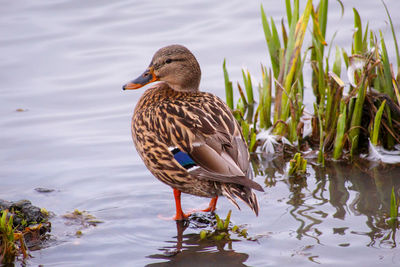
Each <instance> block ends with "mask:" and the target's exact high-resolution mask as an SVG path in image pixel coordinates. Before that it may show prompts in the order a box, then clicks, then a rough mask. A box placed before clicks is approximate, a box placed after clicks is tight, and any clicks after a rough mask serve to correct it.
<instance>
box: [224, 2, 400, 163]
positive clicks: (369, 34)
mask: <svg viewBox="0 0 400 267" xmlns="http://www.w3.org/2000/svg"><path fill="white" fill-rule="evenodd" d="M337 2H338V3H339V4H340V5H341V6H342V12H344V8H343V4H342V3H341V2H340V1H337ZM292 3H293V4H292ZM285 4H286V21H287V26H286V25H285V23H284V20H282V23H281V29H282V30H281V33H280V34H279V33H278V29H277V26H276V24H275V22H274V20H273V19H272V18H271V19H268V18H267V16H266V13H265V11H264V9H263V7H262V6H261V21H262V26H263V30H264V35H265V39H266V43H267V46H268V51H269V56H270V61H271V67H270V68H267V67H265V66H262V67H261V71H262V81H261V82H260V83H259V86H258V103H257V104H255V102H254V100H253V98H254V95H255V94H254V93H253V91H254V88H253V85H252V80H251V78H250V77H251V76H250V73H249V72H248V71H244V70H243V71H242V75H243V84H244V88H245V92H246V94H245V93H244V91H243V89H242V87H241V85H240V84H239V83H238V86H237V87H238V92H239V96H240V97H239V99H238V101H237V104H236V107H235V106H234V103H233V89H232V82H231V81H230V80H229V76H228V71H227V68H226V61H225V60H224V64H223V71H224V78H225V88H226V95H227V102H228V105H229V107H231V108H232V109H234V111H235V116H236V119H237V120H238V121H239V123H240V124H241V126H242V129H243V134H244V136H245V139H246V141H247V142H248V145H249V150H250V151H251V152H254V151H256V150H257V149H258V150H260V151H263V149H264V148H265V147H266V146H265V145H264V142H265V140H266V139H268V138H261V137H262V136H264V135H265V134H260V133H263V132H265V131H268V133H269V134H273V135H275V136H276V137H275V138H274V140H278V141H279V140H284V139H283V138H285V139H287V140H289V142H291V143H292V144H293V145H295V146H296V147H297V152H298V151H303V150H305V149H308V148H312V149H314V150H315V151H318V162H319V163H320V164H322V165H323V164H324V162H325V158H333V159H335V160H340V159H341V158H348V157H350V158H353V157H354V156H356V155H359V154H360V153H363V152H366V151H367V150H368V146H369V143H370V142H371V143H372V144H373V145H375V146H377V145H379V146H382V147H384V148H385V149H389V150H391V149H394V148H395V145H396V144H400V93H399V83H400V67H399V66H400V53H399V48H398V44H397V38H396V33H395V30H394V27H393V23H392V20H391V17H390V14H389V11H388V10H387V7H386V5H385V4H384V3H383V5H384V7H385V9H386V12H387V16H388V20H389V22H390V26H391V32H392V36H393V40H394V43H395V53H396V58H397V66H398V68H397V74H395V73H396V71H395V70H394V67H393V65H392V64H391V62H390V60H389V56H388V51H387V49H386V44H385V39H384V37H383V34H382V32H379V37H377V35H376V34H375V33H374V32H373V31H372V30H369V26H368V24H367V25H366V26H365V27H363V23H362V20H361V16H360V14H359V13H358V11H357V10H356V9H353V14H354V28H355V32H354V34H353V37H352V40H351V51H350V53H347V52H346V50H345V49H344V48H340V47H336V48H335V55H334V60H333V61H332V62H331V63H330V61H329V59H330V52H331V50H332V47H331V46H332V44H330V45H328V43H327V42H326V41H325V35H326V29H327V24H328V0H320V1H319V4H318V6H316V7H315V6H314V5H313V3H312V1H311V0H309V1H307V3H306V5H305V8H304V11H303V13H302V14H301V15H300V4H299V1H298V0H294V1H293V2H292V1H290V0H286V1H285ZM310 18H312V31H311V45H310V46H309V47H305V48H304V39H305V34H306V29H307V25H308V21H309V20H310ZM333 37H334V36H333ZM332 39H333V38H332ZM327 47H328V48H329V49H325V48H327ZM309 52H311V53H310V55H308V54H309ZM308 62H310V67H311V69H312V80H311V88H312V89H313V90H312V91H313V94H314V96H315V99H316V101H315V103H314V106H313V109H314V110H313V114H312V115H311V120H310V119H307V118H306V116H305V115H304V112H303V111H304V108H305V106H304V104H303V97H304V82H303V75H304V73H303V67H304V65H305V64H306V63H308ZM343 63H344V64H345V66H346V68H347V76H348V79H349V81H350V83H349V84H345V83H344V82H343V80H342V78H341V76H342V75H344V74H342V73H341V68H342V64H343ZM273 91H274V94H275V98H274V101H272V100H273V96H272V92H273ZM345 91H347V94H346V93H345ZM271 120H272V121H271ZM309 122H311V128H312V131H311V134H309V135H308V136H304V128H305V123H309ZM295 152H296V151H295Z"/></svg>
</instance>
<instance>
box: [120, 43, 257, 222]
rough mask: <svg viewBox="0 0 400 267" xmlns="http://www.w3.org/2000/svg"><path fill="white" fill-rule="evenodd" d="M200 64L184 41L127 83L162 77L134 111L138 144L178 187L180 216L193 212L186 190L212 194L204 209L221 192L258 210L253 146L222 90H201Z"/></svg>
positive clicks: (159, 173) (153, 168) (156, 171)
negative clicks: (185, 202)
mask: <svg viewBox="0 0 400 267" xmlns="http://www.w3.org/2000/svg"><path fill="white" fill-rule="evenodd" d="M200 76H201V71H200V66H199V63H198V62H197V60H196V58H195V57H194V55H193V54H192V53H191V52H190V51H189V50H188V49H187V48H186V47H184V46H181V45H170V46H167V47H164V48H161V49H160V50H158V51H157V52H156V53H155V55H154V57H153V59H152V61H151V63H150V66H149V67H148V68H147V69H146V71H145V72H144V73H143V74H142V75H141V76H139V77H138V78H137V79H135V80H133V81H132V82H130V83H128V84H126V85H124V86H123V89H124V90H125V89H138V88H140V87H142V86H144V85H146V84H148V83H151V82H155V81H162V82H160V83H157V84H156V85H154V86H153V87H151V88H149V89H148V90H146V91H145V92H144V94H143V95H142V97H141V98H140V100H139V102H138V103H137V105H136V108H135V111H134V114H133V117H132V137H133V142H134V143H135V146H136V150H137V151H138V153H139V155H140V157H141V158H142V159H143V161H144V163H145V165H146V166H147V168H148V169H149V170H150V172H151V173H152V174H153V175H154V176H155V177H157V178H158V179H159V180H161V181H162V182H164V183H166V184H167V185H169V186H171V187H172V188H173V191H174V197H175V205H176V215H175V216H174V219H175V220H184V219H186V218H187V217H188V215H187V214H185V213H183V211H182V208H181V201H180V196H181V192H183V193H187V194H192V195H196V196H202V197H210V198H212V199H211V202H210V205H209V207H208V208H207V209H205V210H203V211H214V210H215V208H216V204H217V199H218V196H220V195H224V196H226V197H227V198H228V199H229V200H230V201H231V202H232V203H233V204H234V205H235V206H236V207H238V208H239V206H238V204H237V203H236V200H235V199H234V197H238V198H239V199H241V200H243V201H244V202H245V203H246V204H247V205H249V207H250V208H251V209H252V210H253V211H254V212H255V214H256V215H258V203H257V198H256V195H255V194H254V192H252V189H256V190H259V191H264V190H263V189H262V187H261V186H260V185H259V184H258V183H256V182H254V181H252V180H251V179H250V178H251V169H250V164H249V152H248V149H247V145H246V142H245V141H244V139H243V136H242V133H241V129H240V126H239V124H238V123H237V121H236V120H235V118H234V117H233V115H232V113H231V110H230V109H229V107H228V106H227V105H226V104H225V103H224V102H223V101H222V100H221V99H219V98H218V97H217V96H214V95H212V94H210V93H205V92H200V91H199V83H200Z"/></svg>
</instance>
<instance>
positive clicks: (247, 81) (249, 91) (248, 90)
mask: <svg viewBox="0 0 400 267" xmlns="http://www.w3.org/2000/svg"><path fill="white" fill-rule="evenodd" d="M242 75H243V82H244V88H245V90H246V94H247V103H248V104H249V105H253V104H254V96H253V84H252V83H251V77H250V73H249V71H246V72H245V71H244V70H242Z"/></svg>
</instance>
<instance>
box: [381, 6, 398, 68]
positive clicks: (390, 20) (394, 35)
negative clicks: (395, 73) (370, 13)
mask: <svg viewBox="0 0 400 267" xmlns="http://www.w3.org/2000/svg"><path fill="white" fill-rule="evenodd" d="M382 4H383V6H384V7H385V10H386V13H387V16H388V18H389V23H390V28H391V30H392V35H393V40H394V46H395V47H396V58H397V67H398V68H400V54H399V45H398V44H397V38H396V32H395V30H394V27H393V22H392V17H391V16H390V13H389V10H388V8H387V6H386V4H385V2H384V1H383V0H382Z"/></svg>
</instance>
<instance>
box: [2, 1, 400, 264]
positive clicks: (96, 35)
mask: <svg viewBox="0 0 400 267" xmlns="http://www.w3.org/2000/svg"><path fill="white" fill-rule="evenodd" d="M387 2H388V3H387V4H388V6H389V9H390V10H392V15H393V19H394V24H395V25H394V26H395V28H396V29H399V27H400V20H399V18H398V17H396V16H395V10H399V8H400V3H399V2H398V1H394V0H391V1H387ZM259 4H260V2H257V1H255V2H248V3H243V2H242V1H238V0H235V1H185V3H176V2H172V1H160V0H158V1H146V2H141V1H127V0H126V1H84V2H82V1H81V2H71V1H65V0H58V1H53V0H52V1H30V2H28V1H11V2H10V1H7V2H6V1H2V5H1V11H0V12H1V16H0V32H1V33H2V34H1V36H0V49H1V54H0V59H1V60H0V80H1V81H2V86H1V88H0V90H1V91H0V92H1V98H0V114H1V116H0V129H1V131H0V147H1V153H0V179H1V180H0V181H1V184H0V198H3V199H7V200H18V199H29V200H31V201H32V202H33V203H34V204H35V205H37V206H41V207H46V208H47V209H48V210H51V211H53V212H54V213H56V214H57V215H62V214H65V213H66V212H71V211H73V210H74V209H79V210H87V211H89V212H90V213H91V214H93V215H94V216H96V217H97V218H98V219H99V220H102V221H103V222H104V223H102V224H99V225H98V226H96V227H88V228H82V227H81V226H80V225H77V224H72V225H66V221H65V220H64V219H62V218H61V217H60V216H57V217H56V218H55V219H54V220H53V232H52V234H53V237H54V238H53V240H52V241H51V242H49V244H48V245H47V247H45V248H43V249H41V250H37V251H33V252H31V254H32V256H33V258H31V259H29V260H28V265H38V264H44V265H45V266H110V265H119V266H143V265H146V264H154V265H157V264H161V266H163V264H164V266H166V265H167V264H168V263H170V264H173V265H181V266H185V265H188V264H191V265H192V266H196V265H199V266H207V265H208V266H223V265H225V266H234V265H237V266H241V265H249V266H266V265H278V264H280V265H299V266H309V265H311V264H312V263H314V262H315V263H323V264H326V265H339V264H340V265H347V266H352V265H354V263H357V264H358V265H360V266H376V265H385V266H388V265H396V264H399V262H400V255H399V253H398V251H397V249H396V248H395V246H396V245H397V243H396V242H393V238H392V237H390V236H389V237H388V238H387V236H388V235H390V233H391V230H390V229H386V228H385V226H384V223H383V222H382V218H383V215H382V213H384V211H385V210H387V205H388V203H389V202H388V201H389V200H388V199H387V197H388V196H389V192H390V190H391V187H392V184H393V185H396V186H397V185H398V182H397V181H396V179H395V178H396V177H398V176H399V170H398V169H396V168H392V169H390V170H383V171H382V170H381V172H379V173H383V174H380V175H379V174H376V173H377V169H376V168H373V166H361V167H360V168H352V169H350V168H349V167H348V166H341V165H335V166H330V167H327V168H326V172H324V171H323V170H320V169H318V168H317V167H312V166H309V167H308V172H309V176H308V178H307V181H306V183H300V184H298V182H297V181H291V180H289V179H288V178H287V177H285V175H284V171H283V170H282V164H281V163H276V162H264V163H263V164H265V168H267V172H266V174H263V175H259V176H257V177H256V180H257V181H258V182H259V183H261V184H266V185H268V186H266V188H265V189H266V190H265V191H266V192H265V193H263V194H258V198H259V201H260V206H261V209H260V215H259V217H255V216H254V215H253V214H252V212H251V211H250V210H249V209H248V208H247V207H245V206H243V205H242V207H243V208H242V211H237V210H234V207H233V206H232V205H231V204H230V203H229V202H228V201H227V200H226V199H224V198H222V199H221V200H220V201H219V203H218V213H219V214H220V215H222V216H225V214H226V213H227V212H228V210H229V209H233V214H232V221H233V222H234V223H235V224H239V225H242V224H245V225H247V228H248V231H249V233H250V236H251V237H252V238H253V239H257V241H246V240H242V241H240V242H234V243H233V244H232V245H231V248H230V247H229V244H226V245H225V246H222V245H221V244H219V245H218V246H216V245H215V244H209V243H202V242H199V241H198V239H199V236H198V233H199V232H200V229H198V228H196V227H195V226H193V225H192V226H190V227H189V228H188V229H186V230H185V231H184V232H183V236H182V238H181V239H180V238H178V239H177V237H176V236H180V234H182V233H179V231H178V232H177V227H176V224H175V222H172V221H163V220H160V219H159V218H158V215H164V216H168V215H172V214H173V213H174V206H173V198H172V193H171V190H170V188H168V187H167V186H165V185H163V184H161V183H160V182H158V181H157V180H156V179H155V178H153V177H152V175H151V174H150V173H149V172H148V171H147V170H146V168H145V167H144V165H143V164H142V162H141V160H140V158H139V157H138V155H137V154H136V151H135V150H134V148H133V144H132V141H131V137H130V118H131V114H132V111H133V107H134V105H135V103H136V101H137V100H138V98H139V96H140V94H141V92H140V91H136V92H122V91H121V85H122V84H124V83H125V82H126V81H128V80H131V79H132V78H134V77H136V76H137V75H138V74H140V73H142V72H143V70H144V69H145V67H146V66H147V65H148V64H149V62H150V59H151V57H152V55H153V53H154V52H155V50H157V49H158V48H159V47H161V46H164V45H167V44H171V43H180V44H184V45H186V46H187V47H188V48H190V49H191V50H192V51H193V52H194V54H195V55H196V56H197V58H198V60H199V62H200V65H201V67H202V73H203V75H202V82H201V88H203V90H206V91H210V92H213V93H215V94H217V95H219V96H223V95H224V91H223V76H222V69H221V65H222V61H223V59H224V58H226V59H227V65H228V70H229V73H230V76H231V80H233V81H237V80H240V79H241V72H240V71H241V67H242V66H246V67H248V68H249V70H250V71H251V72H252V73H253V74H254V75H255V76H257V75H258V76H259V73H260V72H259V63H260V62H263V63H268V57H267V48H266V44H265V41H264V39H263V38H264V36H263V33H262V27H261V23H260V14H259ZM263 5H264V8H265V10H266V12H267V14H268V16H273V17H274V18H275V19H276V21H278V20H279V19H280V18H281V17H282V16H283V14H284V12H285V11H284V6H283V3H280V2H279V3H278V2H277V1H272V0H270V1H263ZM345 6H346V10H345V14H344V16H343V18H341V17H340V16H341V11H340V6H339V5H338V4H337V3H336V2H335V1H333V2H332V3H331V5H330V24H329V25H330V28H329V29H328V36H332V34H333V33H334V32H335V31H336V30H338V33H337V36H336V38H335V43H337V44H339V45H342V46H347V45H348V40H350V37H351V35H352V26H351V25H352V20H353V18H352V11H351V7H352V6H355V7H357V8H358V10H359V12H360V14H361V16H362V18H363V21H364V23H365V21H366V19H367V18H368V20H370V27H372V28H373V29H380V28H381V29H383V30H384V33H385V35H386V36H387V37H386V41H387V43H388V49H389V51H393V50H392V47H393V42H392V41H391V37H390V30H389V28H388V26H387V24H386V22H385V20H386V15H385V12H384V9H383V7H382V5H381V3H380V1H373V0H370V1H364V2H363V4H362V5H361V4H359V3H358V1H346V3H345ZM398 34H400V33H398ZM329 38H330V37H328V40H329ZM392 58H393V59H394V55H392ZM307 99H308V101H309V103H308V104H310V103H312V97H309V98H307ZM17 109H22V110H23V111H22V112H21V111H20V112H19V111H17ZM360 170H361V171H360ZM379 177H385V178H379ZM386 179H387V180H388V181H390V182H387V181H386ZM382 180H385V182H384V183H383V182H382ZM264 182H266V183H264ZM37 187H45V188H51V189H55V191H54V192H52V193H49V194H41V193H38V192H36V191H35V190H34V188H37ZM207 202H208V200H207V199H201V198H197V197H192V196H186V195H185V196H184V197H183V205H184V208H186V209H190V208H194V207H199V206H203V207H205V206H206V203H207ZM78 229H82V231H83V236H82V237H80V238H78V237H76V236H75V232H76V231H77V230H78ZM393 236H394V238H397V239H398V234H397V233H395V234H393ZM397 239H395V240H397ZM179 240H181V241H182V242H180V241H179ZM177 246H182V247H183V252H182V253H180V254H178V255H176V256H175V257H166V256H165V254H167V253H166V252H165V251H166V250H168V251H169V250H172V251H173V250H174V248H176V247H177Z"/></svg>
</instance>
